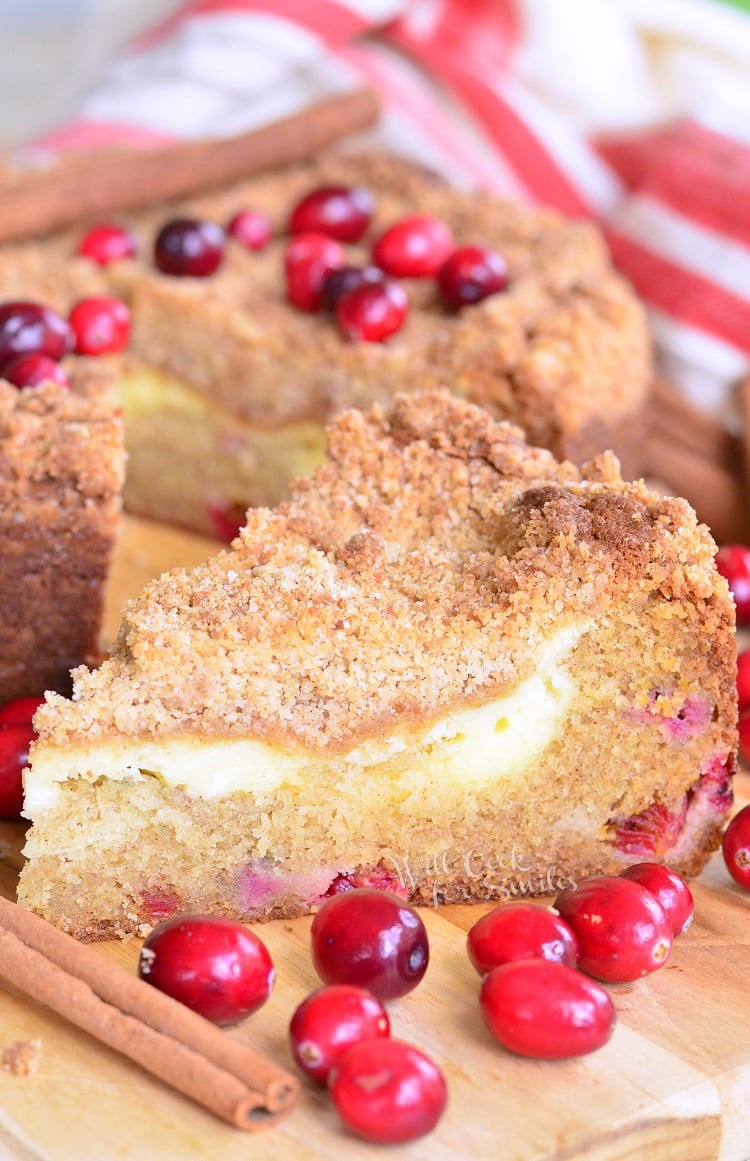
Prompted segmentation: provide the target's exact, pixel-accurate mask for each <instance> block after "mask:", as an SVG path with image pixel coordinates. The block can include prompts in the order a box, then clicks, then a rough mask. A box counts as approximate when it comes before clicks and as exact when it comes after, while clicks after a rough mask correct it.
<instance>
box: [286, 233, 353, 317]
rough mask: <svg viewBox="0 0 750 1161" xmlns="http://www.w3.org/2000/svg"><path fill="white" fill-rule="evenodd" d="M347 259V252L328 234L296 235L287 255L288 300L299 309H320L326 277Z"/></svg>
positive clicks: (288, 247)
mask: <svg viewBox="0 0 750 1161" xmlns="http://www.w3.org/2000/svg"><path fill="white" fill-rule="evenodd" d="M344 262H345V256H344V251H343V250H342V248H341V246H339V244H338V242H335V241H334V240H333V238H327V237H326V235H325V234H297V235H296V236H295V237H294V238H292V240H291V242H290V243H289V245H288V246H287V248H286V253H285V255H284V269H285V271H286V288H287V296H288V298H289V301H290V302H291V303H292V304H293V305H294V306H296V307H297V309H298V310H305V311H316V310H320V307H321V301H322V299H321V295H322V292H323V283H324V282H325V279H326V276H327V275H328V274H330V272H331V271H332V270H338V268H339V267H340V266H343V265H344Z"/></svg>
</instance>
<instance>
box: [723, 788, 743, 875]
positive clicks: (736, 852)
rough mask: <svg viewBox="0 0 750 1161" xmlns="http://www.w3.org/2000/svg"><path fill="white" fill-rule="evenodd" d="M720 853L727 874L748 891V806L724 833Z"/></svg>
mask: <svg viewBox="0 0 750 1161" xmlns="http://www.w3.org/2000/svg"><path fill="white" fill-rule="evenodd" d="M722 852H723V855H724V862H725V863H726V867H727V870H728V871H729V874H730V875H731V876H732V878H733V879H734V881H735V883H739V885H740V887H744V888H745V889H746V890H750V806H745V807H743V809H742V810H741V811H740V812H739V813H738V814H735V816H734V818H733V819H732V821H731V822H730V824H729V826H728V827H727V829H726V830H725V831H724V840H723V842H722Z"/></svg>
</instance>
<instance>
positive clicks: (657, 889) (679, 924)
mask: <svg viewBox="0 0 750 1161" xmlns="http://www.w3.org/2000/svg"><path fill="white" fill-rule="evenodd" d="M620 874H621V876H622V878H623V879H632V880H633V882H634V883H640V885H641V886H642V887H645V888H646V890H647V891H650V892H651V894H652V895H653V896H654V898H655V899H656V901H657V903H659V904H660V905H661V907H662V908H663V910H664V914H665V915H666V917H667V919H668V920H669V922H670V924H671V927H672V935H673V936H674V937H675V938H676V937H677V936H678V935H682V933H683V931H687V929H688V927H689V926H690V924H691V923H692V922H693V912H694V910H695V902H694V900H693V894H692V891H691V890H690V888H689V887H688V885H687V883H686V882H685V880H684V879H683V878H682V876H681V875H678V874H677V872H676V871H673V870H672V868H671V867H666V866H665V865H664V864H663V863H635V864H634V865H633V866H632V867H627V868H626V869H625V870H624V871H621V872H620Z"/></svg>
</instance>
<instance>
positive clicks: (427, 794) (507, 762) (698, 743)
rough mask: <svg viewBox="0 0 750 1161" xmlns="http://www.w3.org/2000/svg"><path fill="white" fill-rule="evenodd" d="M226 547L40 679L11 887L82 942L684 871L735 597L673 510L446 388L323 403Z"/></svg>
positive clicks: (704, 813) (724, 676) (691, 527)
mask: <svg viewBox="0 0 750 1161" xmlns="http://www.w3.org/2000/svg"><path fill="white" fill-rule="evenodd" d="M328 438H329V452H328V456H329V458H328V462H327V463H326V464H325V465H324V466H323V467H321V468H320V469H319V470H318V471H317V473H316V474H315V475H314V476H313V477H312V478H311V479H302V480H300V481H297V483H296V484H295V485H294V489H293V494H292V497H291V499H290V500H289V501H288V502H286V503H284V504H282V505H281V506H280V507H278V508H277V509H276V510H272V511H271V510H267V509H256V510H251V511H250V513H249V518H248V523H247V525H246V527H245V528H244V529H243V530H242V532H241V534H240V536H239V538H238V539H237V540H236V541H235V542H234V544H233V546H232V548H231V549H230V550H227V551H222V552H220V553H219V554H218V555H217V556H216V557H214V558H213V559H212V560H210V561H208V562H207V563H206V564H204V565H202V566H201V567H199V568H197V569H196V570H195V571H192V572H188V571H184V570H179V569H178V570H175V571H173V572H172V573H169V574H166V575H164V576H163V577H162V578H161V579H160V580H158V581H155V582H153V583H152V584H151V585H150V586H149V587H148V588H147V589H146V590H145V591H144V592H143V594H142V595H141V596H140V597H138V598H137V599H136V600H135V601H133V602H131V603H130V605H129V606H127V608H126V610H125V612H124V619H123V623H122V627H121V629H120V632H119V635H118V637H117V640H116V642H115V644H114V646H113V649H112V652H111V656H110V657H109V658H108V659H107V660H106V661H105V662H104V663H103V665H102V666H101V667H100V668H99V669H98V670H95V671H89V670H87V669H86V668H81V669H79V670H78V671H77V673H76V675H75V684H74V693H73V699H72V700H66V699H64V698H62V697H59V696H57V695H54V694H50V695H48V698H47V705H45V706H44V707H42V709H41V710H40V711H39V712H38V713H37V716H36V720H35V724H36V726H37V728H38V731H39V740H38V741H37V742H36V744H35V746H34V748H33V752H32V759H31V768H30V770H29V771H28V774H27V779H26V808H25V811H26V814H27V816H28V817H29V818H30V819H31V821H32V823H33V825H32V827H31V830H30V832H29V836H28V842H27V846H26V855H27V859H28V862H27V864H26V866H25V868H24V870H23V872H22V875H21V882H20V899H21V900H22V901H23V902H24V903H25V904H26V906H28V907H30V908H32V909H33V910H35V911H38V912H39V913H40V914H42V915H44V916H46V917H47V918H48V919H50V920H52V921H53V922H55V923H56V924H58V925H59V926H61V927H63V928H65V929H67V930H69V931H71V932H74V933H75V934H76V935H78V936H80V937H82V938H98V937H104V936H111V935H120V936H122V935H125V934H126V933H128V932H135V931H139V930H141V929H142V928H143V927H144V926H148V925H150V924H153V923H154V922H156V921H157V920H159V919H161V918H163V917H164V916H165V915H167V914H169V913H171V912H173V911H178V910H185V911H209V912H216V913H221V914H227V915H235V916H237V917H239V918H241V919H244V920H254V919H262V918H269V917H274V916H293V915H298V914H301V913H304V912H306V911H308V910H310V909H311V908H313V907H314V906H315V905H316V904H317V903H319V902H320V900H321V899H322V898H324V897H325V896H326V895H328V894H330V893H332V892H335V891H337V890H340V889H342V888H345V887H347V886H357V885H365V884H376V885H378V886H388V887H390V888H392V889H395V890H400V891H401V892H402V893H403V894H406V895H408V896H409V897H410V898H411V899H413V900H415V901H418V902H420V901H421V902H424V901H440V900H448V901H457V900H482V899H497V898H503V897H508V895H510V894H514V893H520V892H522V893H532V894H534V893H549V892H550V891H552V892H554V891H555V890H557V889H559V888H560V886H561V885H567V884H568V883H569V881H570V880H571V879H576V878H578V877H579V876H582V875H587V874H592V873H598V872H616V871H618V870H620V869H621V868H622V867H624V866H625V865H627V864H629V863H633V862H639V861H642V860H643V859H644V858H648V859H656V860H665V861H666V862H668V863H669V864H670V865H671V866H673V867H674V868H676V869H677V870H678V871H680V872H681V873H683V874H686V875H693V874H696V873H697V872H698V871H699V870H700V868H701V867H702V865H703V863H704V861H705V859H706V858H707V856H708V855H709V853H710V852H711V851H712V850H713V849H714V848H715V847H716V845H717V843H718V841H719V836H720V832H721V828H722V822H723V820H724V818H725V816H726V813H727V811H728V809H729V805H730V803H731V797H732V791H731V776H732V773H733V768H734V766H733V764H734V753H735V743H736V729H735V719H736V707H735V696H736V695H735V644H734V636H733V622H734V607H733V603H732V600H731V598H730V596H729V593H728V589H727V585H726V583H725V581H724V580H723V579H722V578H721V577H720V576H719V575H718V573H717V571H716V568H715V565H714V559H713V555H714V551H715V546H714V543H713V541H712V539H711V537H710V535H709V533H708V531H707V529H706V528H705V527H704V526H702V525H699V524H698V523H697V520H696V518H695V515H694V513H693V511H692V510H691V508H690V507H689V505H688V504H687V503H686V502H685V501H683V500H679V499H667V498H664V497H662V496H659V495H656V494H654V493H653V492H651V491H649V490H648V489H647V488H646V487H645V486H644V485H643V484H642V483H623V481H622V479H621V477H620V475H619V472H618V469H617V465H616V461H615V460H614V458H613V457H612V456H611V455H609V454H605V455H602V456H600V457H597V458H596V459H594V460H593V461H592V462H591V463H588V464H586V465H584V466H583V467H582V468H581V469H578V468H576V467H575V466H574V465H573V464H571V463H569V462H565V463H559V462H558V461H557V460H556V459H555V458H554V456H553V455H552V454H551V453H550V452H548V451H546V450H541V449H537V448H532V447H530V446H528V445H527V443H526V442H525V441H524V439H523V436H522V433H521V431H520V430H519V429H518V428H516V427H514V426H512V425H510V424H507V423H505V422H497V421H494V420H493V419H491V417H490V416H489V415H488V414H487V412H486V411H484V410H482V409H480V408H478V407H476V406H473V405H471V404H469V403H466V402H465V401H462V400H459V399H457V398H455V397H454V396H452V395H450V394H448V393H446V392H443V391H436V390H430V391H426V392H419V391H415V392H413V393H411V394H410V395H406V396H399V397H397V398H396V400H395V402H394V404H393V405H392V407H390V408H388V409H383V408H381V407H380V406H375V407H374V408H373V409H372V410H370V411H369V412H368V413H367V414H362V413H360V412H357V411H348V412H346V413H344V414H343V415H342V416H341V417H339V418H338V420H337V421H336V422H335V423H334V424H333V425H332V427H331V429H330V431H329V437H328Z"/></svg>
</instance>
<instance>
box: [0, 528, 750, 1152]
mask: <svg viewBox="0 0 750 1161" xmlns="http://www.w3.org/2000/svg"><path fill="white" fill-rule="evenodd" d="M214 547H215V546H213V545H212V544H210V543H208V542H206V541H201V540H198V539H196V538H192V537H188V536H185V535H183V534H181V533H177V532H174V531H171V530H165V529H163V528H160V527H158V526H154V525H148V524H146V523H144V522H141V521H134V520H129V521H128V522H127V524H126V529H125V535H124V538H123V542H122V545H121V549H120V553H119V556H118V560H117V567H116V570H115V575H114V577H113V582H112V585H111V590H110V600H109V609H108V615H107V626H108V632H109V633H110V635H111V634H112V633H113V632H114V631H115V629H116V627H117V624H118V622H119V616H118V614H119V608H120V607H121V604H122V602H123V600H124V599H126V598H127V597H128V596H129V595H131V594H132V593H134V592H136V591H137V590H138V588H139V587H140V586H141V585H142V584H143V583H144V582H145V581H146V580H147V579H148V578H149V577H150V576H153V575H155V574H158V573H159V572H160V571H162V570H163V569H164V568H168V567H171V566H172V565H174V564H178V563H181V564H194V563H197V562H198V561H200V560H201V559H204V558H205V557H206V556H207V555H209V553H210V552H211V551H212V550H213V549H214ZM740 788H741V791H742V793H743V794H744V795H745V796H746V797H747V796H750V780H748V779H747V777H744V778H743V779H742V780H741V782H740ZM22 845H23V830H22V828H21V827H20V826H15V825H12V824H2V825H0V891H1V892H2V893H3V894H5V895H7V896H8V897H10V898H13V897H14V892H15V882H16V874H17V870H18V868H19V867H20V864H21V853H20V852H21V847H22ZM695 897H696V919H695V922H694V923H693V925H692V927H691V928H690V929H689V930H688V932H687V933H686V934H685V935H684V936H682V937H681V938H680V939H679V940H678V941H677V943H676V944H675V948H674V951H673V953H672V956H671V959H670V961H669V963H668V964H667V966H666V967H665V968H664V969H662V970H661V971H660V972H657V973H656V974H655V975H653V976H651V977H649V978H648V979H645V980H641V981H639V982H637V983H635V984H627V985H626V984H623V985H619V986H613V987H612V988H611V993H612V995H613V998H614V1001H615V1004H616V1007H617V1013H618V1023H617V1027H616V1030H615V1033H614V1036H613V1038H612V1040H611V1041H610V1043H609V1044H608V1045H607V1046H606V1047H605V1048H603V1049H601V1050H600V1051H599V1052H597V1053H595V1054H593V1055H591V1056H588V1057H583V1058H581V1059H579V1060H571V1061H564V1062H554V1063H553V1062H542V1061H531V1060H523V1059H520V1058H518V1057H514V1056H512V1055H510V1054H509V1053H507V1052H505V1051H504V1050H503V1049H502V1048H500V1047H499V1045H497V1044H496V1043H495V1041H494V1040H493V1039H492V1038H491V1037H490V1035H489V1033H488V1032H486V1030H485V1029H484V1026H483V1024H482V1021H481V1018H480V1015H479V1009H478V1004H477V994H478V990H479V980H478V977H477V976H476V975H475V973H474V971H473V969H472V967H471V965H470V964H469V961H468V959H467V957H466V953H465V933H466V931H467V930H468V928H469V927H470V926H471V924H472V923H473V922H474V921H475V920H476V919H477V918H478V917H479V916H480V915H481V914H483V913H484V912H486V911H487V910H489V909H490V908H489V907H487V906H481V907H459V906H451V907H442V908H440V909H438V910H437V911H425V912H423V917H424V920H425V923H426V925H427V928H428V932H429V936H430V946H431V962H430V967H429V970H428V973H427V975H426V977H425V979H424V981H423V983H422V984H421V985H420V987H419V988H417V990H416V991H415V992H413V993H412V994H411V995H410V996H406V997H404V998H403V999H402V1000H400V1001H398V1002H396V1003H394V1004H392V1005H391V1017H392V1024H393V1032H394V1034H395V1035H396V1036H400V1037H402V1038H404V1039H407V1040H410V1041H412V1042H413V1043H415V1044H417V1045H418V1046H419V1047H421V1048H423V1049H424V1050H425V1051H426V1052H428V1053H429V1055H430V1056H432V1057H433V1059H435V1060H436V1061H437V1062H438V1063H439V1065H440V1066H441V1067H442V1068H443V1070H444V1072H445V1075H446V1078H447V1081H448V1086H449V1093H450V1099H449V1105H448V1109H447V1111H446V1114H445V1116H444V1118H443V1120H442V1121H441V1123H440V1125H439V1126H438V1128H437V1129H436V1131H435V1132H434V1133H432V1134H431V1135H430V1136H428V1137H425V1138H423V1139H422V1140H420V1141H416V1142H414V1143H413V1144H411V1145H408V1146H402V1147H389V1148H388V1149H386V1150H384V1149H383V1148H382V1147H378V1146H371V1145H367V1144H364V1143H362V1142H359V1141H358V1140H356V1139H355V1138H354V1137H352V1136H351V1135H350V1134H349V1133H348V1132H347V1131H346V1130H345V1129H343V1128H342V1127H341V1125H340V1123H339V1122H338V1119H337V1117H336V1114H335V1113H334V1111H333V1110H332V1108H331V1105H330V1102H329V1100H328V1099H327V1096H326V1094H325V1092H324V1091H321V1090H319V1089H317V1088H315V1087H313V1086H312V1085H309V1086H307V1085H306V1086H305V1088H304V1091H303V1095H302V1098H301V1100H300V1103H299V1105H298V1106H297V1108H296V1109H295V1110H294V1111H293V1112H292V1113H291V1114H290V1115H289V1116H288V1117H287V1118H286V1120H285V1121H284V1122H283V1123H282V1124H281V1125H280V1126H278V1127H277V1128H275V1129H272V1130H266V1131H262V1132H260V1133H258V1134H257V1135H253V1136H252V1139H250V1135H249V1134H247V1133H242V1132H240V1131H239V1130H235V1129H232V1128H229V1127H227V1126H225V1125H224V1124H223V1123H222V1122H219V1121H217V1120H215V1119H214V1118H213V1117H212V1116H211V1114H209V1113H207V1112H204V1111H203V1110H202V1109H200V1108H198V1107H197V1106H195V1105H193V1104H192V1103H191V1102H189V1101H188V1100H186V1099H185V1098H183V1097H181V1096H179V1095H177V1094H175V1093H173V1092H172V1091H171V1090H170V1089H168V1088H166V1087H165V1086H164V1085H162V1084H161V1083H160V1082H158V1081H156V1080H154V1079H153V1078H151V1077H150V1076H149V1075H148V1074H147V1073H145V1072H143V1071H141V1070H140V1069H138V1068H137V1067H136V1066H135V1065H133V1064H131V1063H129V1062H127V1061H125V1060H123V1059H121V1058H120V1057H118V1056H116V1055H115V1054H114V1053H113V1052H111V1051H109V1050H108V1049H106V1048H104V1047H102V1046H101V1045H100V1044H98V1043H97V1042H96V1041H94V1040H92V1039H90V1038H89V1037H88V1036H86V1035H85V1034H84V1033H81V1032H78V1031H77V1030H76V1029H74V1028H72V1027H70V1026H69V1025H67V1024H66V1023H65V1022H64V1021H62V1020H60V1019H58V1018H57V1017H56V1016H54V1015H52V1014H51V1013H50V1012H48V1011H47V1010H46V1009H43V1008H41V1007H39V1006H38V1005H35V1004H34V1003H32V1002H31V1001H28V1000H26V999H24V998H22V997H20V996H18V995H15V994H12V993H10V992H9V991H7V990H0V1052H1V1051H2V1049H3V1048H5V1047H7V1046H8V1045H9V1044H11V1043H12V1042H13V1041H16V1040H23V1041H27V1040H38V1041H39V1067H38V1071H37V1073H36V1074H35V1075H33V1076H28V1077H18V1076H14V1075H12V1074H10V1073H9V1072H3V1071H0V1161H6V1159H7V1161H32V1159H33V1161H36V1159H39V1161H42V1159H44V1161H115V1159H117V1161H240V1159H242V1161H245V1159H246V1158H247V1157H250V1156H252V1157H253V1158H257V1159H258V1161H266V1159H269V1161H270V1159H279V1161H287V1159H289V1161H328V1159H331V1158H346V1159H347V1161H349V1159H350V1158H351V1159H353V1161H357V1159H359V1158H374V1157H382V1158H386V1157H388V1158H396V1157H397V1158H399V1159H400V1158H409V1159H412V1158H413V1159H420V1161H465V1159H470V1158H471V1159H474V1158H477V1159H484V1158H487V1159H492V1161H708V1159H711V1158H721V1159H722V1161H748V1159H749V1158H750V893H744V892H742V891H741V890H740V889H739V888H738V887H736V886H735V885H733V884H732V882H731V880H730V879H729V876H728V875H727V873H726V871H725V869H724V867H723V863H722V861H721V858H720V857H717V858H715V859H714V860H713V861H712V862H711V864H710V865H709V867H708V868H707V870H706V872H705V873H704V875H703V876H702V877H701V879H700V881H699V882H698V883H697V884H695ZM309 926H310V920H309V919H300V920H296V921H294V922H291V923H288V922H276V923H270V924H267V925H265V926H264V927H263V928H262V930H261V934H262V936H263V938H264V940H265V941H266V943H267V945H268V947H269V950H270V951H271V954H272V956H273V959H274V962H275V964H276V969H277V981H276V986H275V988H274V992H273V995H272V997H271V999H270V1001H269V1002H268V1004H267V1005H266V1006H265V1008H263V1009H261V1011H260V1012H258V1013H256V1015H254V1016H253V1017H251V1019H249V1020H248V1021H246V1022H245V1023H244V1024H243V1025H241V1026H240V1027H239V1028H236V1029H234V1030H233V1031H232V1032H231V1033H228V1035H235V1036H238V1037H240V1038H242V1039H246V1040H247V1041H248V1042H249V1043H251V1044H252V1045H253V1046H254V1047H256V1048H258V1049H259V1050H260V1051H262V1052H264V1053H267V1054H268V1055H269V1056H271V1057H273V1058H274V1059H276V1060H277V1061H278V1062H279V1063H281V1064H283V1065H284V1066H287V1067H290V1068H291V1067H293V1065H292V1063H291V1057H290V1054H289V1050H288V1046H287V1040H286V1029H287V1026H288V1023H289V1019H290V1017H291V1014H292V1012H293V1010H294V1008H295V1006H296V1005H297V1003H299V1001H300V1000H301V999H302V998H303V996H304V995H306V994H307V992H309V991H311V990H312V989H313V988H314V987H316V986H318V980H317V979H316V976H315V973H314V971H313V968H312V965H311V962H310V956H309V950H308V945H309ZM138 948H139V941H138V940H131V941H130V942H128V943H125V944H115V943H108V944H100V945H98V946H97V950H98V951H99V952H100V953H101V954H102V955H105V956H109V957H110V958H112V959H115V960H117V961H118V962H120V963H121V964H123V965H125V966H126V967H127V968H128V969H130V970H132V971H135V966H136V962H137V957H138Z"/></svg>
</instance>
